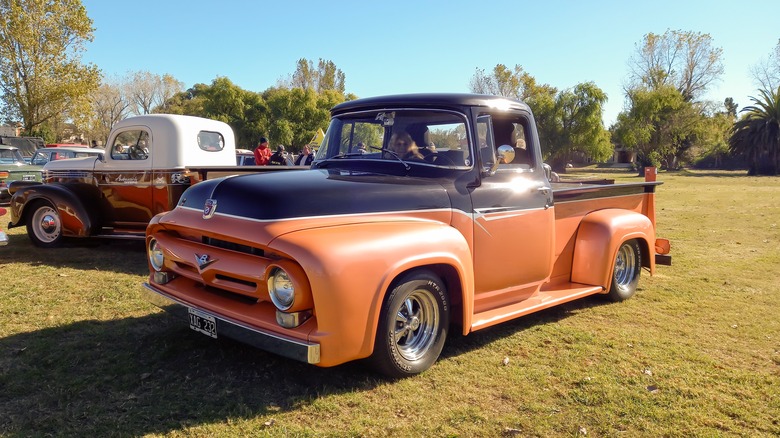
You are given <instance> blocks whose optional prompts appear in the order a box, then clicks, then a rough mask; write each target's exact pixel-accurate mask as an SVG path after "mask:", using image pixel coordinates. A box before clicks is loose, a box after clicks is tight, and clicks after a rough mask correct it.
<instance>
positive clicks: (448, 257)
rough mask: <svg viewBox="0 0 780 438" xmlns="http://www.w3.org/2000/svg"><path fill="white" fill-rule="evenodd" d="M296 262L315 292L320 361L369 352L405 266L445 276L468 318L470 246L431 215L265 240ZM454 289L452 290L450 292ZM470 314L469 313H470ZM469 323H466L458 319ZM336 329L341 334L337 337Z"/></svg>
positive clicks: (341, 359)
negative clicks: (383, 307)
mask: <svg viewBox="0 0 780 438" xmlns="http://www.w3.org/2000/svg"><path fill="white" fill-rule="evenodd" d="M270 247H271V248H273V249H274V250H276V251H280V252H282V253H283V254H284V255H285V256H286V257H289V258H291V259H293V260H295V261H296V262H298V263H299V264H300V265H301V266H302V267H303V268H304V270H305V272H306V275H307V276H308V280H309V282H310V285H311V290H312V291H313V294H314V296H313V300H314V311H315V314H316V318H317V329H316V330H314V331H313V332H312V333H310V335H309V340H310V341H312V342H318V343H320V344H321V346H322V349H321V352H322V356H321V357H320V365H322V366H329V365H335V364H338V363H343V362H345V361H348V360H354V359H357V358H362V357H368V356H369V355H371V353H372V352H373V349H374V340H375V335H376V327H377V323H378V320H379V314H380V312H381V308H382V304H383V301H384V298H385V296H386V294H388V293H389V291H390V289H391V288H392V287H394V284H393V282H394V281H395V280H396V279H397V278H398V277H399V276H400V275H401V274H402V273H404V272H407V271H409V270H413V269H417V268H422V267H427V268H429V269H431V270H433V271H434V272H435V273H436V274H437V275H440V276H443V277H446V278H445V279H444V281H445V282H446V283H447V285H448V293H449V297H450V306H452V303H453V302H456V301H457V302H458V303H461V302H462V303H463V304H462V306H457V307H456V308H458V307H460V308H461V309H462V315H453V314H451V319H452V320H453V321H457V320H458V319H459V318H460V317H463V318H466V316H467V315H468V316H469V318H470V315H471V313H472V312H473V310H472V303H473V299H472V298H471V297H473V293H474V292H473V285H474V274H473V270H472V266H473V263H472V260H471V250H470V249H469V246H468V244H467V243H466V240H465V238H464V237H463V235H462V234H460V233H459V232H458V231H457V230H456V229H455V228H453V227H450V226H449V225H446V224H444V223H441V222H436V221H430V220H406V221H403V220H401V221H392V222H372V223H360V224H348V225H338V226H333V227H322V228H314V229H307V230H301V231H295V232H292V233H289V234H285V235H282V236H280V237H278V238H276V239H275V240H273V241H272V242H271V244H270ZM454 295H458V296H454ZM468 321H470V320H468ZM464 324H465V325H466V326H467V327H468V326H469V325H470V322H464ZM334 334H339V335H338V336H335V335H334Z"/></svg>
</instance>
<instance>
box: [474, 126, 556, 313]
mask: <svg viewBox="0 0 780 438" xmlns="http://www.w3.org/2000/svg"><path fill="white" fill-rule="evenodd" d="M534 126H535V125H534V122H533V118H532V116H531V115H530V114H523V113H507V112H496V113H493V114H490V113H488V114H482V115H480V116H479V117H478V119H477V127H476V128H477V133H476V135H477V141H478V145H477V146H478V148H479V156H480V163H478V165H479V166H481V170H482V178H481V183H480V185H479V186H478V187H474V188H473V189H472V192H471V198H472V205H473V212H472V214H473V223H474V278H475V308H474V310H475V312H480V311H484V310H489V309H491V308H494V307H498V306H502V305H507V304H510V303H513V302H518V301H522V300H523V299H525V298H527V297H528V296H530V295H531V294H533V293H534V292H535V291H537V290H538V288H539V286H541V284H542V283H544V282H545V281H546V280H547V279H548V278H549V276H550V273H551V272H552V265H553V243H554V235H553V233H554V213H553V209H552V208H551V206H552V191H551V188H550V184H549V182H548V181H547V178H546V177H545V176H544V170H543V167H542V162H541V150H540V148H539V142H538V137H537V136H536V134H535V133H536V131H535V128H534ZM502 145H508V146H509V147H511V148H512V150H513V151H514V154H506V155H505V156H504V158H503V159H500V158H499V157H498V156H497V154H496V149H497V148H498V147H499V146H502ZM509 155H514V157H510V156H509ZM510 158H511V159H510ZM497 161H498V163H497ZM507 161H508V162H507Z"/></svg>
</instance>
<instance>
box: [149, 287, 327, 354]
mask: <svg viewBox="0 0 780 438" xmlns="http://www.w3.org/2000/svg"><path fill="white" fill-rule="evenodd" d="M143 296H144V298H145V299H146V300H147V301H149V302H150V303H152V304H154V305H155V306H157V307H159V308H161V309H163V310H165V311H166V312H169V313H172V314H174V315H176V316H178V317H181V318H182V319H184V320H185V321H188V320H189V316H188V314H189V309H190V308H195V309H197V310H199V311H200V312H203V313H206V314H208V315H209V316H213V317H214V319H215V320H216V321H217V333H218V335H219V336H225V337H227V338H231V339H235V340H237V341H239V342H243V343H245V344H248V345H251V346H253V347H257V348H259V349H261V350H266V351H270V352H271V353H275V354H278V355H280V356H284V357H287V358H290V359H295V360H299V361H301V362H306V363H309V364H317V363H319V362H320V345H319V344H314V343H310V342H303V341H299V340H296V339H290V338H285V337H281V336H279V335H277V334H274V333H268V332H264V331H261V330H258V329H256V328H252V327H248V326H246V325H245V324H242V323H240V322H238V321H234V320H231V319H228V318H225V317H223V316H219V315H215V314H213V313H211V312H209V311H208V310H205V309H201V308H198V307H194V306H192V305H189V304H186V303H184V302H182V301H180V300H178V299H177V298H174V297H171V296H169V295H167V294H166V293H165V292H162V291H161V290H159V289H157V288H155V287H154V286H152V285H151V284H149V283H144V289H143Z"/></svg>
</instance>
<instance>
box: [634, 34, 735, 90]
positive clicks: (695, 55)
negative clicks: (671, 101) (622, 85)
mask: <svg viewBox="0 0 780 438" xmlns="http://www.w3.org/2000/svg"><path fill="white" fill-rule="evenodd" d="M722 57H723V49H721V48H719V47H713V41H712V37H711V36H710V35H709V34H702V33H700V32H691V31H680V30H667V31H666V32H664V34H663V35H658V34H654V33H652V32H651V33H648V34H646V35H645V37H644V43H643V44H642V45H641V46H639V47H638V48H637V52H636V53H635V55H634V56H633V57H632V59H631V61H630V65H631V75H630V77H629V81H630V82H631V88H640V87H643V88H649V89H651V90H658V89H661V88H664V87H666V86H672V87H674V88H676V89H677V91H679V92H680V94H681V95H682V96H683V99H684V100H685V101H686V102H691V101H694V100H696V99H697V98H698V97H699V96H702V95H704V94H705V93H706V91H707V88H708V87H709V85H710V84H712V83H713V82H714V81H716V80H718V78H719V77H720V76H721V75H723V62H722V60H721V58H722Z"/></svg>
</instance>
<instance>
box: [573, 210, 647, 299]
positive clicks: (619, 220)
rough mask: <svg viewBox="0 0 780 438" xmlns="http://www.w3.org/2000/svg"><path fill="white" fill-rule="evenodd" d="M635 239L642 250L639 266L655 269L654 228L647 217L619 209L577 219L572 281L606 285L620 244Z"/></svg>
mask: <svg viewBox="0 0 780 438" xmlns="http://www.w3.org/2000/svg"><path fill="white" fill-rule="evenodd" d="M632 239H638V240H639V243H640V247H641V248H642V250H643V254H642V266H644V267H646V268H648V269H649V270H650V273H651V274H653V273H654V272H655V257H653V255H651V254H650V253H649V249H650V248H654V242H655V229H654V228H653V224H652V222H650V219H648V218H647V216H645V215H643V214H640V213H636V212H633V211H627V210H621V209H606V210H599V211H595V212H593V213H589V214H587V215H586V216H585V217H584V218H583V219H582V222H580V226H579V228H578V230H577V236H576V238H575V242H574V257H573V260H572V269H571V281H572V282H573V283H581V284H588V285H596V286H602V287H604V288H605V289H608V288H609V285H610V278H611V276H612V268H613V261H614V260H615V257H616V256H617V251H618V248H620V245H621V244H622V243H623V242H625V241H627V240H632Z"/></svg>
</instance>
